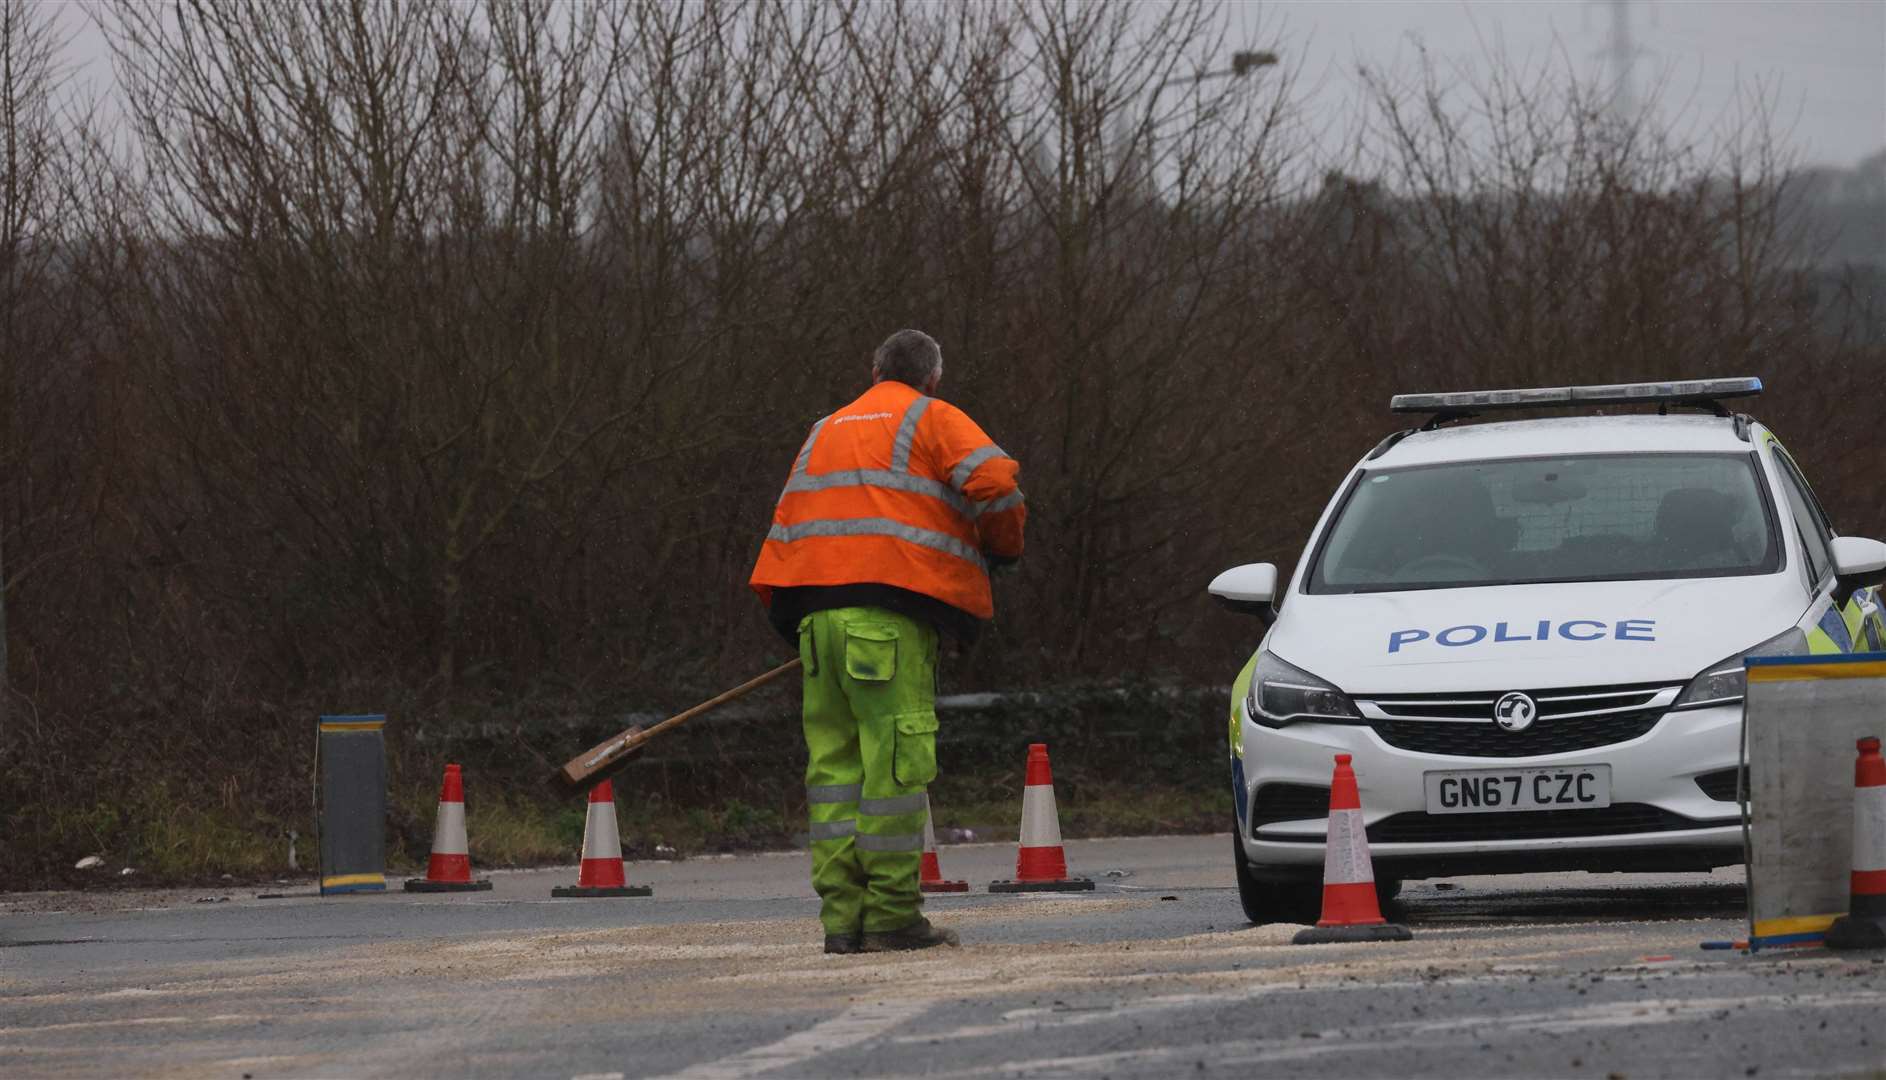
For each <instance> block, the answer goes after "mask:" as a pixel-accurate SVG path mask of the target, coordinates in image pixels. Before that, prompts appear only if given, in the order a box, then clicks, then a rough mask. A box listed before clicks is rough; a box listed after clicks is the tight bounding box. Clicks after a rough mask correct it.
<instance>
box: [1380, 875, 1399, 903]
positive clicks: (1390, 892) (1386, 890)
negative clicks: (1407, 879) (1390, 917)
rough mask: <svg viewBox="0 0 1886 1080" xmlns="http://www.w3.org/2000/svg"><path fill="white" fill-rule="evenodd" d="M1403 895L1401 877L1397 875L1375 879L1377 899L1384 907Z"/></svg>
mask: <svg viewBox="0 0 1886 1080" xmlns="http://www.w3.org/2000/svg"><path fill="white" fill-rule="evenodd" d="M1400 895H1401V879H1400V878H1397V877H1378V878H1376V879H1375V899H1376V900H1377V901H1378V902H1380V903H1381V905H1382V906H1383V907H1387V906H1388V902H1389V901H1391V900H1393V899H1395V898H1396V897H1397V896H1400Z"/></svg>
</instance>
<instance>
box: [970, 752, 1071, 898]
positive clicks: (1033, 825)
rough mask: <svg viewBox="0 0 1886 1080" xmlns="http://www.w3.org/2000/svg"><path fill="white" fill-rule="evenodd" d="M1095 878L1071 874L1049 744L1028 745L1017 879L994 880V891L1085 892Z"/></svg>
mask: <svg viewBox="0 0 1886 1080" xmlns="http://www.w3.org/2000/svg"><path fill="white" fill-rule="evenodd" d="M1093 887H1094V883H1093V881H1092V879H1089V878H1076V877H1068V876H1067V853H1066V852H1065V851H1063V850H1062V849H1061V817H1060V815H1059V814H1058V813H1056V811H1055V809H1054V772H1053V770H1051V769H1049V768H1048V744H1047V743H1031V744H1029V747H1028V777H1027V786H1026V787H1024V788H1023V789H1022V841H1021V846H1020V849H1019V850H1018V851H1017V852H1016V854H1015V880H1013V881H991V882H990V883H989V891H990V892H1003V893H1006V892H1081V891H1083V890H1087V889H1091V888H1093Z"/></svg>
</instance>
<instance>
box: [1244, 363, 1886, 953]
mask: <svg viewBox="0 0 1886 1080" xmlns="http://www.w3.org/2000/svg"><path fill="white" fill-rule="evenodd" d="M1760 390H1761V381H1760V380H1758V379H1709V380H1696V381H1686V382H1669V383H1634V384H1623V385H1610V386H1572V387H1554V388H1542V389H1533V390H1502V391H1482V392H1469V393H1444V394H1405V395H1398V396H1396V397H1395V398H1394V399H1393V400H1392V402H1391V408H1392V409H1393V410H1394V411H1396V412H1403V413H1424V414H1427V415H1428V420H1427V422H1426V423H1424V424H1422V425H1421V426H1420V428H1419V429H1410V430H1407V431H1402V432H1397V433H1396V434H1394V435H1391V436H1389V437H1388V438H1387V439H1385V440H1383V441H1382V443H1381V444H1380V445H1378V446H1376V447H1375V448H1374V449H1373V450H1371V451H1369V453H1368V454H1367V455H1366V456H1365V457H1364V458H1363V459H1362V460H1361V461H1359V462H1357V464H1356V466H1355V468H1354V469H1353V470H1352V471H1351V472H1350V473H1349V475H1348V477H1347V478H1346V479H1345V480H1344V481H1343V483H1342V485H1341V487H1340V489H1339V490H1338V491H1337V493H1336V495H1335V497H1334V498H1333V499H1331V500H1330V503H1329V505H1328V507H1327V508H1326V509H1325V510H1324V511H1323V515H1322V518H1321V519H1320V520H1319V521H1318V522H1317V523H1316V527H1315V529H1314V531H1313V532H1312V533H1311V535H1310V540H1309V544H1308V546H1307V547H1306V548H1305V549H1304V552H1303V555H1302V557H1301V558H1300V559H1299V560H1298V561H1297V564H1296V567H1295V569H1294V570H1293V571H1292V572H1291V574H1290V577H1289V580H1288V581H1280V580H1279V575H1278V571H1277V568H1276V566H1274V565H1272V564H1270V563H1255V564H1251V565H1246V566H1239V567H1236V568H1234V569H1231V570H1227V571H1225V572H1224V573H1223V574H1220V575H1219V576H1218V577H1217V579H1216V580H1214V581H1213V582H1212V583H1211V586H1210V592H1211V594H1212V595H1213V596H1214V597H1215V598H1216V599H1217V600H1218V601H1219V602H1221V603H1223V604H1225V605H1227V606H1229V607H1231V608H1232V609H1234V610H1238V611H1242V612H1247V613H1250V614H1253V615H1256V616H1257V617H1258V618H1260V619H1262V620H1264V621H1265V622H1266V623H1267V624H1268V631H1267V632H1266V633H1265V634H1264V637H1263V640H1262V643H1261V644H1260V645H1259V646H1258V649H1257V652H1256V653H1255V654H1254V655H1253V656H1252V657H1251V660H1250V662H1249V663H1247V664H1246V665H1245V666H1244V669H1243V670H1242V671H1241V672H1240V673H1239V674H1238V678H1237V681H1236V683H1235V684H1234V686H1233V690H1232V695H1231V717H1230V720H1231V724H1230V741H1231V745H1230V751H1231V752H1230V759H1231V782H1232V786H1233V789H1234V793H1235V801H1236V805H1237V830H1236V834H1235V843H1234V845H1233V851H1234V858H1235V861H1236V868H1237V880H1238V889H1239V894H1240V896H1241V898H1242V899H1243V902H1244V910H1245V913H1246V915H1248V916H1249V917H1250V919H1251V921H1252V922H1257V923H1265V922H1305V921H1314V920H1315V918H1316V914H1317V907H1318V883H1319V882H1320V880H1321V875H1322V870H1323V859H1324V852H1323V846H1324V845H1323V840H1324V835H1325V829H1326V820H1325V819H1326V813H1327V808H1328V804H1329V784H1330V772H1331V767H1332V760H1331V759H1332V757H1333V755H1334V754H1336V753H1337V752H1343V753H1348V754H1351V755H1353V757H1354V765H1355V771H1356V775H1357V778H1358V782H1359V784H1360V788H1361V795H1362V808H1363V813H1364V817H1365V820H1366V822H1367V827H1368V838H1369V847H1370V851H1371V854H1372V856H1373V859H1374V865H1375V872H1376V882H1377V886H1378V888H1379V889H1380V890H1381V891H1382V892H1383V893H1384V895H1385V896H1392V895H1393V894H1394V892H1395V890H1397V889H1398V888H1399V885H1400V882H1401V881H1402V880H1404V879H1410V878H1424V877H1435V876H1443V875H1455V874H1478V873H1508V872H1524V871H1534V870H1571V869H1583V870H1594V871H1631V870H1659V871H1672V870H1707V869H1710V868H1712V867H1716V866H1725V865H1731V864H1735V863H1739V862H1741V861H1742V834H1741V819H1740V816H1739V810H1738V806H1737V785H1738V777H1739V774H1740V769H1739V767H1738V761H1739V758H1738V752H1737V751H1738V739H1739V731H1740V723H1741V713H1742V696H1743V688H1744V681H1743V667H1742V662H1743V660H1744V658H1746V657H1750V656H1766V655H1783V654H1803V653H1823V652H1848V651H1866V650H1877V649H1880V648H1882V647H1883V645H1886V622H1883V621H1882V612H1881V608H1882V602H1881V597H1880V586H1881V585H1882V583H1886V543H1881V542H1880V541H1878V540H1868V539H1860V538H1857V537H1846V536H1839V535H1837V534H1836V533H1835V531H1834V529H1833V525H1832V523H1831V520H1830V519H1829V517H1828V516H1827V513H1826V512H1825V511H1824V510H1823V509H1822V508H1821V504H1820V503H1819V501H1818V500H1816V499H1815V497H1814V493H1813V491H1812V490H1811V489H1810V488H1809V487H1808V484H1807V481H1806V479H1805V478H1804V477H1803V475H1802V472H1801V469H1800V467H1799V466H1798V465H1797V464H1796V463H1795V462H1794V460H1793V459H1792V458H1791V457H1789V455H1788V453H1787V451H1786V450H1785V449H1783V448H1782V445H1781V443H1780V442H1779V441H1778V440H1777V439H1776V438H1775V436H1774V435H1773V434H1772V433H1771V432H1770V431H1769V430H1768V429H1767V428H1765V427H1763V426H1762V425H1761V424H1759V423H1756V422H1755V421H1753V420H1751V419H1750V418H1749V417H1747V416H1745V415H1740V414H1731V412H1730V411H1729V410H1728V409H1727V408H1725V407H1724V406H1723V405H1722V404H1721V402H1722V401H1724V400H1728V399H1732V398H1738V397H1746V396H1749V395H1753V394H1756V393H1759V392H1760ZM1615 405H1655V406H1656V407H1657V408H1656V411H1655V412H1654V413H1652V412H1647V411H1646V412H1627V413H1626V414H1624V415H1573V416H1564V415H1556V416H1552V417H1539V416H1535V417H1533V418H1529V419H1528V418H1522V419H1515V420H1508V421H1504V422H1480V423H1464V422H1463V421H1466V420H1469V419H1471V418H1473V417H1475V416H1477V415H1479V414H1484V413H1489V412H1494V411H1496V410H1524V409H1549V410H1552V411H1554V412H1555V413H1559V414H1563V413H1566V412H1577V411H1579V410H1580V409H1581V408H1582V407H1585V406H1615ZM1690 410H1695V414H1692V413H1691V412H1690ZM1520 415H1522V416H1523V414H1520Z"/></svg>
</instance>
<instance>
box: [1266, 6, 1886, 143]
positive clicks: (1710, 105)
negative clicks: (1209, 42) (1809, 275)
mask: <svg viewBox="0 0 1886 1080" xmlns="http://www.w3.org/2000/svg"><path fill="white" fill-rule="evenodd" d="M1626 6H1627V8H1628V22H1629V26H1630V29H1631V39H1632V41H1633V43H1634V44H1635V46H1636V55H1637V61H1636V68H1635V71H1636V80H1635V81H1636V85H1637V86H1638V87H1639V93H1640V96H1644V97H1648V96H1650V93H1651V91H1652V90H1653V89H1654V88H1655V87H1656V85H1657V84H1658V83H1660V82H1661V83H1663V84H1664V88H1663V92H1662V97H1663V108H1662V109H1661V110H1660V112H1659V116H1660V117H1661V119H1662V120H1663V122H1664V123H1666V124H1669V125H1670V126H1671V127H1672V128H1673V129H1676V130H1677V131H1678V132H1679V133H1683V134H1687V133H1689V131H1690V130H1691V129H1694V128H1695V127H1696V126H1697V125H1709V124H1712V123H1715V122H1717V121H1718V120H1720V119H1721V117H1722V116H1723V114H1724V112H1725V111H1726V110H1728V109H1729V108H1730V107H1731V106H1732V105H1733V103H1734V100H1735V88H1736V86H1737V84H1738V82H1739V83H1741V84H1743V85H1748V84H1750V83H1752V82H1753V81H1754V80H1757V79H1759V80H1761V81H1762V82H1763V83H1764V84H1765V85H1767V86H1770V87H1772V88H1773V89H1774V90H1775V91H1776V92H1777V97H1778V105H1779V108H1778V113H1777V120H1778V127H1780V128H1781V129H1782V133H1783V134H1785V135H1787V136H1788V138H1789V140H1790V142H1791V144H1792V146H1793V147H1794V148H1795V149H1796V150H1797V151H1798V152H1799V153H1800V155H1801V160H1802V161H1804V162H1807V163H1811V164H1833V165H1843V166H1844V165H1852V164H1853V163H1854V162H1856V161H1858V160H1859V159H1861V158H1864V157H1866V156H1868V155H1870V154H1874V153H1877V152H1879V151H1880V150H1882V149H1886V0H1665V2H1661V3H1650V2H1647V0H1632V2H1631V3H1629V4H1627V5H1626ZM1612 8H1613V5H1612V4H1611V3H1609V2H1608V0H1316V2H1312V0H1281V2H1278V0H1272V2H1268V3H1262V4H1259V3H1250V2H1244V3H1239V4H1238V5H1237V9H1236V11H1235V12H1234V15H1233V17H1234V19H1236V20H1237V21H1238V23H1239V25H1240V27H1241V28H1242V29H1243V30H1244V31H1245V34H1246V35H1247V36H1248V37H1250V38H1252V39H1254V40H1256V41H1257V42H1258V43H1259V44H1268V43H1269V42H1271V41H1277V42H1278V43H1279V44H1278V47H1279V49H1280V51H1282V52H1283V53H1284V54H1285V56H1284V60H1285V62H1286V63H1288V62H1291V61H1293V60H1301V61H1302V64H1303V69H1302V78H1303V82H1304V84H1305V87H1306V89H1307V90H1308V93H1307V97H1308V99H1309V100H1310V102H1311V104H1312V107H1313V108H1318V109H1319V110H1320V109H1321V108H1324V107H1331V106H1340V104H1341V103H1342V102H1343V101H1344V100H1345V99H1347V98H1351V97H1353V96H1354V93H1355V89H1354V87H1355V73H1356V68H1357V66H1358V63H1369V64H1374V65H1378V66H1388V65H1390V64H1392V63H1394V62H1396V60H1397V58H1399V60H1400V61H1401V62H1403V63H1406V62H1408V61H1409V60H1411V58H1412V56H1413V54H1414V47H1413V43H1414V42H1415V41H1416V40H1419V41H1420V42H1421V43H1423V44H1424V45H1425V46H1426V48H1427V49H1428V50H1429V51H1430V52H1431V53H1434V54H1436V55H1437V56H1440V57H1443V58H1448V59H1453V60H1462V61H1472V60H1475V59H1477V58H1480V57H1482V56H1483V55H1484V52H1483V44H1482V43H1483V42H1485V43H1494V42H1501V43H1503V45H1504V48H1505V50H1506V52H1507V53H1508V54H1509V55H1511V56H1513V57H1515V58H1517V59H1525V58H1527V57H1532V58H1534V59H1535V60H1536V59H1539V58H1542V57H1543V56H1544V55H1546V54H1547V52H1548V51H1549V50H1552V49H1554V48H1555V47H1556V48H1562V49H1563V52H1564V54H1565V56H1566V57H1568V58H1569V59H1570V60H1571V62H1572V63H1573V64H1575V65H1577V67H1578V70H1579V71H1580V72H1581V74H1585V75H1588V76H1590V77H1593V78H1600V77H1606V76H1607V72H1608V69H1607V68H1606V66H1605V64H1606V59H1605V54H1606V52H1607V51H1608V47H1609V45H1610V34H1611V19H1612V17H1613V11H1612ZM1555 41H1556V42H1557V43H1558V44H1557V45H1556V46H1555V44H1554V42H1555ZM1292 53H1295V54H1296V55H1295V56H1292V55H1291V54H1292Z"/></svg>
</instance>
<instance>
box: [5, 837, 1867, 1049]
mask: <svg viewBox="0 0 1886 1080" xmlns="http://www.w3.org/2000/svg"><path fill="white" fill-rule="evenodd" d="M1229 843H1230V840H1229V838H1228V837H1225V836H1215V837H1181V838H1160V839H1127V840H1099V841H1082V842H1074V843H1070V844H1069V845H1068V848H1069V859H1070V861H1071V862H1072V863H1073V865H1074V867H1075V869H1076V872H1083V873H1087V874H1089V875H1091V876H1094V877H1095V878H1096V879H1097V880H1098V881H1100V883H1101V884H1100V887H1099V888H1098V889H1097V890H1096V891H1095V892H1094V893H1091V894H1084V895H1072V896H1069V895H1041V894H1036V895H1024V896H992V895H990V894H988V893H987V892H975V893H971V894H969V895H967V896H945V897H936V898H933V900H932V903H931V906H930V914H931V916H932V917H933V918H934V919H936V920H937V921H939V922H942V923H947V924H949V925H952V926H955V927H957V928H958V929H959V930H960V931H961V932H962V934H963V938H964V940H965V942H966V944H965V946H964V947H963V948H961V949H956V950H933V951H931V952H927V953H919V954H905V955H895V956H888V957H886V956H847V957H828V956H824V955H823V954H822V953H821V952H820V951H819V949H818V946H817V942H818V931H817V926H816V920H815V913H816V910H817V906H816V901H815V900H814V899H813V898H812V896H811V892H810V889H809V887H808V886H807V884H806V859H805V856H804V855H802V854H790V855H763V856H754V857H744V858H737V859H704V860H691V861H687V862H680V863H652V864H632V865H631V868H630V877H631V880H632V881H636V882H638V883H648V884H652V885H653V886H654V888H655V896H654V898H652V899H643V900H552V899H550V898H549V895H548V894H549V889H550V887H551V886H552V885H554V884H568V883H570V881H571V880H572V879H573V876H574V875H573V872H572V871H567V870H566V871H559V872H549V871H542V872H531V873H515V874H497V875H494V879H495V881H496V882H497V888H496V889H495V890H494V891H492V892H489V893H482V894H470V895H462V896H443V897H442V896H420V895H407V894H404V893H391V894H387V895H383V896H361V897H347V898H333V899H327V900H321V899H316V898H311V897H300V898H289V899H282V900H257V899H254V893H253V892H252V891H244V892H240V893H234V892H232V893H229V894H228V895H230V896H231V899H230V900H229V901H227V902H219V903H198V902H195V901H196V900H197V899H198V898H199V897H202V896H205V895H218V894H204V893H201V892H187V893H147V894H135V895H132V896H119V897H106V898H103V899H101V898H100V897H99V896H97V895H95V894H38V895H14V896H0V1075H3V1076H6V1077H33V1076H54V1077H66V1076H113V1077H116V1076H129V1075H137V1076H190V1077H197V1076H203V1077H231V1078H236V1077H246V1076H253V1077H258V1078H260V1077H284V1076H296V1077H300V1076H337V1077H338V1076H402V1077H412V1076H446V1075H451V1076H467V1077H483V1076H513V1075H528V1076H544V1077H565V1078H567V1077H608V1076H612V1075H621V1076H624V1077H633V1076H657V1075H671V1076H678V1077H686V1078H690V1080H713V1078H735V1077H752V1076H768V1077H803V1076H819V1077H823V1076H885V1077H892V1076H915V1075H922V1076H946V1077H1005V1076H1018V1077H1038V1076H1110V1077H1171V1076H1178V1075H1186V1076H1192V1075H1213V1074H1231V1073H1236V1074H1239V1075H1243V1076H1300V1075H1301V1076H1325V1077H1328V1076H1340V1077H1351V1076H1383V1077H1408V1076H1447V1077H1470V1076H1576V1077H1652V1076H1684V1077H1688V1076H1730V1077H1740V1076H1765V1077H1773V1076H1812V1077H1826V1076H1861V1077H1886V963H1883V962H1882V958H1880V957H1870V956H1866V955H1863V954H1860V955H1856V954H1844V955H1843V954H1835V953H1828V952H1824V951H1822V950H1818V949H1814V950H1790V951H1787V952H1781V953H1763V954H1760V955H1757V956H1749V955H1747V954H1744V953H1734V952H1729V953H1724V952H1703V951H1701V950H1699V948H1698V944H1699V943H1700V942H1702V941H1704V940H1705V939H1716V938H1734V937H1741V936H1745V935H1744V933H1743V928H1742V922H1741V917H1742V902H1743V893H1742V887H1741V884H1740V878H1739V875H1738V874H1736V873H1728V872H1719V873H1717V874H1714V875H1673V876H1671V877H1668V878H1656V877H1647V876H1593V875H1584V874H1563V875H1551V876H1536V877H1519V878H1512V877H1509V878H1461V879H1455V880H1451V881H1447V882H1438V883H1437V882H1424V883H1416V884H1411V885H1410V886H1409V887H1408V890H1407V892H1406V893H1405V894H1404V897H1403V901H1402V902H1401V904H1400V905H1399V907H1400V908H1401V909H1402V910H1401V911H1400V912H1399V914H1400V916H1401V917H1402V918H1403V919H1405V921H1406V922H1407V923H1408V924H1409V925H1410V926H1411V927H1412V928H1413V930H1414V931H1415V940H1414V941H1413V942H1410V943H1406V944H1377V945H1327V946H1303V947H1299V946H1293V945H1291V944H1289V939H1290V936H1291V933H1292V931H1293V928H1288V927H1266V928H1261V929H1252V928H1249V927H1247V926H1246V925H1245V923H1244V921H1243V918H1242V916H1241V915H1240V913H1239V910H1238V902H1237V895H1236V892H1235V890H1234V889H1233V888H1232V886H1231V882H1230V867H1229V865H1228V859H1227V858H1226V848H1227V846H1228V845H1229ZM942 858H943V868H944V870H945V872H946V873H948V874H950V875H952V876H960V877H963V878H967V879H968V880H970V881H971V882H973V883H975V884H976V885H977V887H978V888H980V887H981V886H983V885H985V884H986V883H987V882H988V881H989V880H990V879H991V878H995V877H1001V876H1007V874H1008V872H1009V871H1010V870H1012V868H1013V849H1012V847H1009V846H1002V845H964V846H957V847H946V848H944V849H943V853H942ZM127 908H128V909H127Z"/></svg>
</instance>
